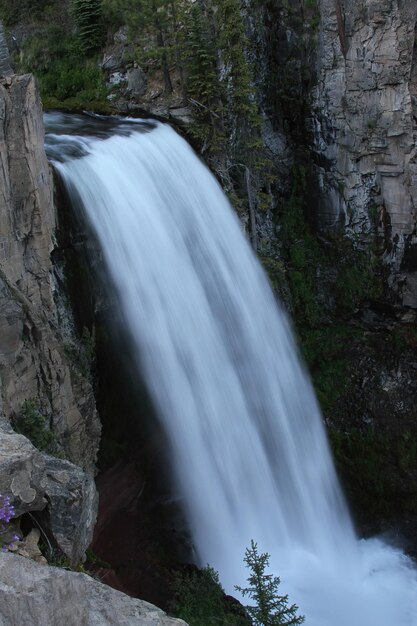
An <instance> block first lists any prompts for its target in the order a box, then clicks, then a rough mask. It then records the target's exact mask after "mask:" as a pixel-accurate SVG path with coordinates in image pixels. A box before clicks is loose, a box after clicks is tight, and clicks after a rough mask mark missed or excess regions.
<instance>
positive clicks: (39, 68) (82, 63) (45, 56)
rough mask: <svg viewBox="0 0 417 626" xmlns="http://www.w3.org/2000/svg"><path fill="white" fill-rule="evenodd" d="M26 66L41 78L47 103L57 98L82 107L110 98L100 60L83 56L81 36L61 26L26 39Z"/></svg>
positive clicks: (24, 58)
mask: <svg viewBox="0 0 417 626" xmlns="http://www.w3.org/2000/svg"><path fill="white" fill-rule="evenodd" d="M23 69H24V70H26V71H32V72H33V73H34V74H35V76H36V77H37V78H38V80H39V84H40V89H41V96H42V100H43V101H44V104H45V102H48V101H50V100H51V99H54V100H55V101H56V102H58V103H68V106H71V105H72V106H73V108H82V107H84V106H87V105H88V103H90V102H97V101H105V99H106V94H107V92H106V87H105V83H104V77H103V74H102V72H101V70H100V69H99V67H98V66H97V63H96V62H95V61H94V60H93V59H86V58H84V57H83V56H82V55H80V46H79V41H78V37H77V36H76V35H74V34H70V35H67V34H66V32H65V31H64V30H63V29H62V27H61V26H48V27H46V28H45V31H44V33H43V36H42V37H40V36H39V34H37V35H35V36H33V37H31V38H30V39H28V40H27V41H26V43H25V46H24V51H23ZM89 108H91V107H89Z"/></svg>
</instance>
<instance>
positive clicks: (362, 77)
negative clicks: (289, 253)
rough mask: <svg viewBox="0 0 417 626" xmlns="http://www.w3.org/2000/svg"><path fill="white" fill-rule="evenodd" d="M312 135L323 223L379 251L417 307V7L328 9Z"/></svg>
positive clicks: (408, 303)
mask: <svg viewBox="0 0 417 626" xmlns="http://www.w3.org/2000/svg"><path fill="white" fill-rule="evenodd" d="M319 6H320V14H321V21H320V30H319V38H318V55H317V63H318V67H317V72H318V74H317V84H316V86H315V88H314V89H313V91H312V117H311V130H312V131H313V136H314V140H313V151H314V154H315V157H316V163H317V166H316V174H317V178H318V181H319V190H320V192H319V206H318V223H319V227H320V228H321V229H324V230H326V229H329V228H330V229H333V228H335V227H339V228H340V227H341V228H342V229H344V230H345V232H347V233H348V234H349V235H351V236H352V237H356V238H357V239H358V240H359V241H360V243H361V245H371V244H372V243H375V242H377V245H378V246H379V248H380V249H381V252H383V260H384V263H385V264H386V265H387V266H388V267H389V286H390V287H391V288H392V290H393V292H394V293H395V295H396V298H397V301H398V303H399V304H401V305H403V306H405V307H411V308H413V309H415V308H417V264H416V253H415V251H416V246H417V239H416V208H417V151H416V147H415V137H416V131H417V126H416V117H415V115H416V111H417V107H416V105H417V100H416V95H417V67H416V59H417V52H416V45H415V28H416V19H417V5H416V4H415V3H414V2H401V1H395V0H367V1H366V2H361V3H358V2H355V1H354V0H321V1H320V3H319Z"/></svg>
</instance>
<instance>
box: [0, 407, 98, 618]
mask: <svg viewBox="0 0 417 626" xmlns="http://www.w3.org/2000/svg"><path fill="white" fill-rule="evenodd" d="M0 494H2V495H8V496H9V497H10V499H11V503H12V505H13V507H14V511H15V517H18V516H20V515H23V514H24V513H27V512H29V513H30V512H36V511H44V513H43V525H44V526H45V528H44V530H45V531H47V532H48V534H49V536H50V538H51V539H52V540H53V541H55V543H56V544H57V546H58V547H59V548H60V549H61V550H62V552H63V553H64V554H65V555H66V556H67V557H68V559H69V561H70V563H71V564H72V565H75V564H77V563H79V562H80V561H81V560H82V559H83V556H84V552H85V550H86V549H87V547H88V546H89V544H90V542H91V539H92V536H93V529H94V524H95V520H96V515H97V505H98V496H97V491H96V488H95V484H94V479H93V476H92V475H91V474H89V473H87V472H84V471H83V470H82V469H81V468H79V467H77V466H76V465H74V464H73V463H70V462H69V461H66V460H64V459H57V458H55V457H53V456H50V455H47V454H44V453H42V452H40V451H39V450H37V448H35V447H34V446H33V445H32V444H31V443H30V441H29V440H28V439H27V438H26V437H24V436H23V435H19V434H18V433H15V432H14V431H13V430H12V429H11V427H10V425H9V424H8V423H7V420H5V419H2V418H0ZM0 624H1V622H0Z"/></svg>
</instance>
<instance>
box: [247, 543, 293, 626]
mask: <svg viewBox="0 0 417 626" xmlns="http://www.w3.org/2000/svg"><path fill="white" fill-rule="evenodd" d="M244 562H245V563H246V566H247V567H248V568H249V570H250V571H251V574H250V576H249V577H248V579H247V580H248V583H249V587H246V588H242V587H238V586H236V587H235V588H236V589H237V591H240V593H241V594H242V595H243V596H248V597H249V598H251V600H253V601H254V602H255V603H256V604H255V606H247V607H246V610H247V612H248V614H249V616H250V618H251V619H252V621H253V624H254V626H298V625H299V624H302V623H303V622H304V620H305V618H304V616H297V611H298V606H297V605H296V604H292V605H291V606H289V605H288V595H285V596H280V595H279V594H278V587H279V585H280V584H281V580H280V578H279V577H278V576H273V575H272V574H266V573H265V570H266V569H267V567H269V554H268V553H267V552H265V553H263V554H259V553H258V545H257V544H256V543H255V542H254V541H253V540H252V541H251V547H250V548H247V549H246V551H245V557H244Z"/></svg>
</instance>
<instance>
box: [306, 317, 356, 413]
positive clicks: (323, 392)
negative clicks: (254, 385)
mask: <svg viewBox="0 0 417 626" xmlns="http://www.w3.org/2000/svg"><path fill="white" fill-rule="evenodd" d="M361 335H362V332H361V330H360V329H357V328H355V327H351V326H343V325H336V324H335V325H328V326H325V325H323V326H320V327H319V328H308V327H306V328H301V329H300V338H301V349H302V353H303V356H304V358H305V360H306V363H307V365H308V366H309V370H310V373H311V376H312V378H313V383H314V387H315V390H316V393H317V397H318V400H319V402H320V405H321V407H322V409H323V411H324V412H325V413H328V412H329V411H331V410H332V409H333V407H334V405H335V403H336V402H337V400H338V399H339V398H340V396H341V395H342V394H343V393H344V392H345V390H346V386H347V383H348V380H349V379H348V377H347V375H346V372H347V367H348V357H347V354H346V347H347V346H349V345H350V343H351V342H352V341H353V340H354V339H355V338H360V337H361Z"/></svg>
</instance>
